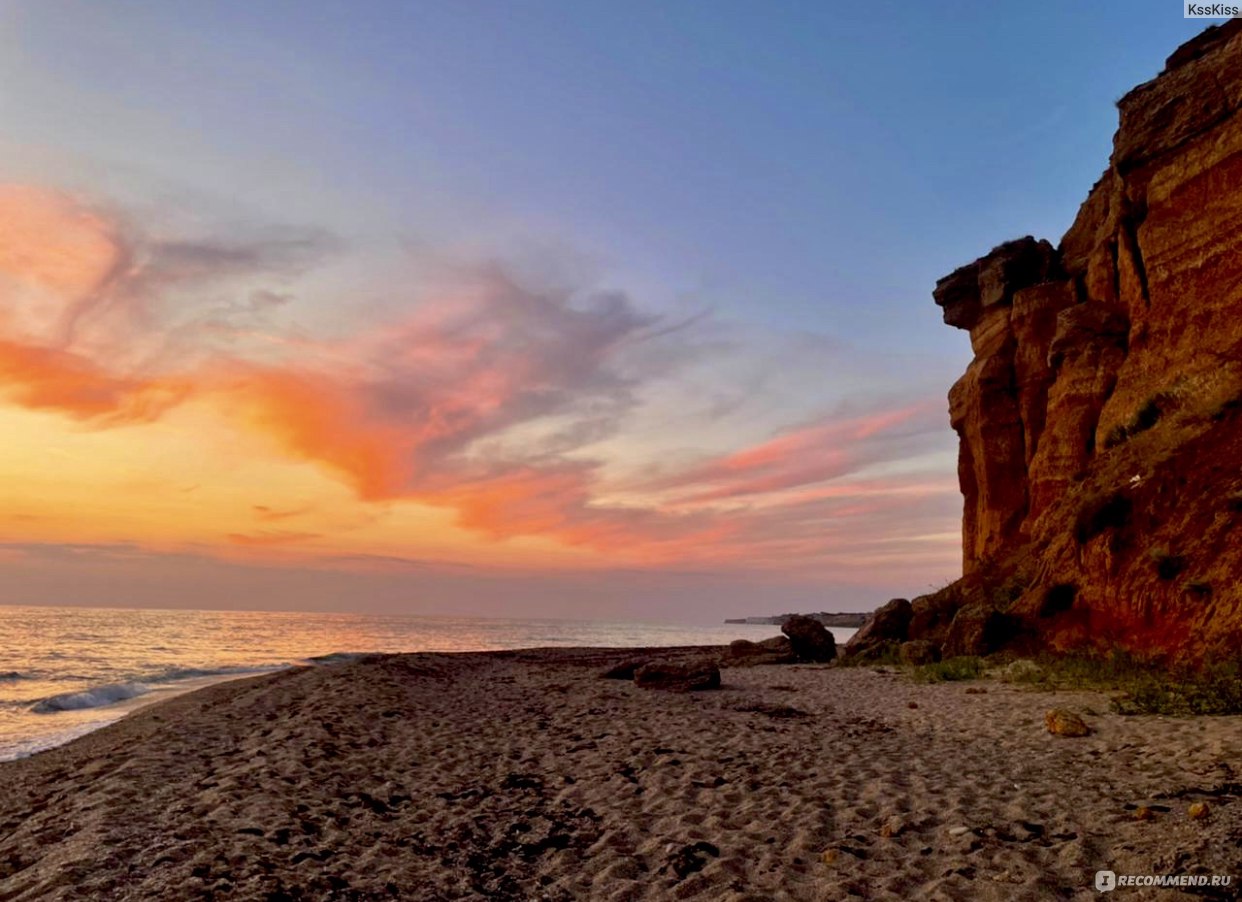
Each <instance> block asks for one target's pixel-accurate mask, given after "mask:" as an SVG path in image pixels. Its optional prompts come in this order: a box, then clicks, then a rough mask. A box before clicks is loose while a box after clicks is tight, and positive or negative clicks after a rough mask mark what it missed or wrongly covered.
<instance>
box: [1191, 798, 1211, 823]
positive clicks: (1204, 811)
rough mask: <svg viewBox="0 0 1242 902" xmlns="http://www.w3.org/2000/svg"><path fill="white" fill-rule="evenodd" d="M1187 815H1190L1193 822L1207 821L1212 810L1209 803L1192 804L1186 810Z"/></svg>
mask: <svg viewBox="0 0 1242 902" xmlns="http://www.w3.org/2000/svg"><path fill="white" fill-rule="evenodd" d="M1186 813H1187V814H1189V815H1190V819H1191V820H1195V821H1201V820H1205V819H1206V818H1207V816H1208V815H1209V814H1211V813H1212V809H1211V808H1209V807H1208V803H1207V802H1192V803H1191V805H1190V807H1189V808H1187V809H1186Z"/></svg>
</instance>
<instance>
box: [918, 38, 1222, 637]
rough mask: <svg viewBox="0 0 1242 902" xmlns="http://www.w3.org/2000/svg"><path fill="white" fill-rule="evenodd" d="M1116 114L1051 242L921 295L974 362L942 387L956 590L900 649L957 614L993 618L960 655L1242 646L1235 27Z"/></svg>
mask: <svg viewBox="0 0 1242 902" xmlns="http://www.w3.org/2000/svg"><path fill="white" fill-rule="evenodd" d="M1118 106H1119V108H1120V112H1121V122H1120V127H1119V128H1118V131H1117V134H1116V136H1115V138H1114V143H1113V153H1112V158H1111V160H1110V163H1109V167H1108V170H1107V171H1106V172H1105V173H1104V175H1103V177H1102V178H1101V179H1100V180H1099V182H1098V183H1097V184H1096V185H1095V187H1094V188H1093V189H1092V191H1091V193H1090V195H1089V196H1088V197H1087V200H1086V202H1085V203H1084V204H1083V205H1082V208H1081V210H1080V211H1079V213H1078V217H1077V219H1076V220H1075V222H1074V224H1073V226H1071V228H1070V230H1069V231H1068V232H1067V233H1066V235H1065V237H1064V238H1062V239H1061V243H1060V245H1059V246H1057V247H1055V248H1054V247H1053V246H1052V245H1051V244H1049V243H1048V242H1046V241H1036V240H1034V239H1032V238H1023V239H1020V240H1018V241H1011V242H1009V243H1007V244H1003V245H1001V246H1000V247H998V248H996V249H994V250H993V251H992V252H991V253H989V254H987V255H986V256H984V257H982V258H980V259H979V260H977V261H975V262H974V263H971V264H969V265H967V266H964V267H962V268H960V269H958V270H957V271H955V272H953V273H952V274H951V275H948V276H946V277H945V278H944V279H942V280H941V281H940V282H939V283H938V284H937V286H936V290H935V295H934V296H935V300H936V303H937V304H939V305H940V306H941V307H942V308H943V311H944V320H945V322H946V323H948V324H949V325H952V326H956V327H958V328H961V329H966V330H968V331H969V332H970V340H971V345H972V347H973V349H974V354H975V357H974V360H973V361H972V362H971V364H970V366H969V367H968V368H967V370H966V373H965V375H964V376H962V378H961V379H960V380H959V381H958V382H957V384H956V385H954V386H953V388H952V390H951V391H950V393H949V407H950V419H951V423H952V426H953V428H954V429H955V430H956V431H957V433H958V435H959V436H960V442H961V444H960V455H959V462H958V475H959V479H960V482H961V488H962V493H963V495H964V496H965V513H964V516H963V526H962V544H963V553H964V572H965V574H966V575H965V576H964V578H963V580H961V581H960V582H959V583H957V584H955V585H954V586H950V587H949V588H948V589H946V590H943V591H942V592H940V593H937V594H936V595H935V596H929V597H926V598H924V599H918V600H916V601H915V603H914V620H913V622H912V625H911V627H910V634H909V636H907V637H906V638H931V639H933V640H935V641H945V639H946V636H947V635H948V631H950V626H949V624H950V623H951V622H952V621H953V618H954V616H955V612H957V611H958V610H959V609H961V608H963V606H969V607H970V608H971V610H970V612H969V616H970V617H972V618H974V621H975V622H979V618H980V617H981V616H985V615H988V612H992V611H997V612H1000V614H998V615H996V617H997V618H998V619H996V622H994V623H992V626H991V627H989V628H990V629H991V634H990V636H989V638H987V640H986V641H985V640H984V638H983V634H982V632H981V631H980V630H975V632H976V633H977V634H978V635H977V636H976V639H977V640H978V641H976V642H975V643H974V645H973V646H971V643H970V642H969V641H968V642H967V643H966V645H967V646H970V647H968V648H966V650H969V651H986V650H990V649H989V648H985V647H980V645H981V644H982V645H995V644H999V643H1001V642H1004V641H1025V642H1027V643H1029V644H1038V645H1042V646H1046V647H1051V648H1054V649H1068V648H1073V647H1079V646H1085V645H1086V646H1090V645H1094V646H1099V647H1117V646H1121V647H1125V648H1128V649H1131V650H1133V651H1135V652H1139V653H1148V654H1152V655H1156V656H1165V657H1171V658H1177V659H1201V658H1203V657H1204V656H1209V655H1213V654H1218V653H1226V652H1227V653H1231V654H1234V655H1236V654H1237V653H1238V651H1239V648H1242V584H1240V581H1239V580H1240V578H1242V20H1233V21H1231V22H1230V23H1229V24H1227V25H1224V26H1221V27H1216V28H1210V29H1208V30H1207V31H1206V32H1204V33H1203V34H1201V35H1200V36H1199V37H1197V38H1195V39H1194V40H1192V41H1190V42H1189V43H1187V44H1185V45H1184V46H1182V47H1181V48H1179V49H1178V50H1177V52H1176V53H1174V54H1173V56H1171V57H1170V58H1169V60H1168V62H1167V64H1166V67H1165V69H1164V71H1163V72H1162V73H1161V74H1160V76H1159V77H1157V78H1156V79H1154V80H1152V81H1150V82H1148V83H1146V84H1143V85H1140V86H1139V87H1137V88H1135V89H1134V90H1133V91H1131V92H1130V93H1129V94H1127V95H1126V96H1125V97H1124V98H1122V100H1121V101H1120V103H1119V104H1118ZM959 619H961V618H960V617H959ZM985 619H986V618H985ZM958 632H959V633H960V632H961V630H958ZM958 638H961V637H960V636H959V637H958ZM957 650H960V649H957Z"/></svg>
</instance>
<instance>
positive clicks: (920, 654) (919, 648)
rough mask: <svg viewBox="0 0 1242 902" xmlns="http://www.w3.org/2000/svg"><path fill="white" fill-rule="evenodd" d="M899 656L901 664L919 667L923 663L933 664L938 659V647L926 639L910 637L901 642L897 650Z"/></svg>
mask: <svg viewBox="0 0 1242 902" xmlns="http://www.w3.org/2000/svg"><path fill="white" fill-rule="evenodd" d="M897 653H898V655H899V656H900V658H901V663H902V664H910V665H912V666H914V667H921V666H923V665H924V664H935V663H936V662H937V661H939V660H940V649H938V648H937V647H936V645H935V643H933V642H928V641H927V640H926V639H912V640H911V641H909V642H903V643H901V647H900V648H899V649H898V650H897Z"/></svg>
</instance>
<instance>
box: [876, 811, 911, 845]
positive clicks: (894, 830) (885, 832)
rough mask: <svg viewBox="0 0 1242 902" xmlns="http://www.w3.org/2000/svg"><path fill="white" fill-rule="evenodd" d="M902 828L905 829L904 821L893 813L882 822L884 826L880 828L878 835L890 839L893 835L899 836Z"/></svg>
mask: <svg viewBox="0 0 1242 902" xmlns="http://www.w3.org/2000/svg"><path fill="white" fill-rule="evenodd" d="M904 829H906V824H905V821H903V820H902V819H901V818H900V817H898V816H897V815H895V814H894V815H893V816H892V817H890V818H889V819H888V820H886V821H885V822H884V826H882V827H881V828H880V835H881V836H882V837H884V838H885V839H891V838H892V837H894V836H900V835H901V831H902V830H904Z"/></svg>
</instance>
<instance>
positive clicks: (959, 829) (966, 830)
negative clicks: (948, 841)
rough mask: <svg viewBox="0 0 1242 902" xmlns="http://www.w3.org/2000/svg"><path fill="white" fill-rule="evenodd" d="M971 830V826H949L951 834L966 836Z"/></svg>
mask: <svg viewBox="0 0 1242 902" xmlns="http://www.w3.org/2000/svg"><path fill="white" fill-rule="evenodd" d="M969 832H970V828H969V827H950V828H949V835H950V836H965V835H966V834H967V833H969Z"/></svg>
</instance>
